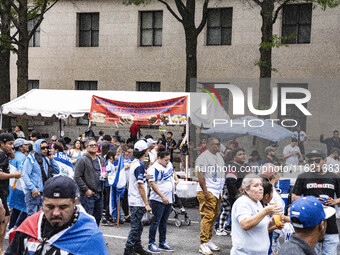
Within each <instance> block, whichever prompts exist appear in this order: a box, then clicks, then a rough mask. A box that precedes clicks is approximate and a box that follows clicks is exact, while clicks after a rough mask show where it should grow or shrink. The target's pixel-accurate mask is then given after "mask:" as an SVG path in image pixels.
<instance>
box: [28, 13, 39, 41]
mask: <svg viewBox="0 0 340 255" xmlns="http://www.w3.org/2000/svg"><path fill="white" fill-rule="evenodd" d="M37 22H38V20H37V19H31V20H28V21H27V31H28V34H30V33H31V31H32V30H33V28H34V26H35V25H36V24H37ZM30 23H32V24H30ZM30 25H31V26H32V29H29V26H30ZM38 35H39V38H37V37H38ZM28 47H34V48H35V47H40V25H39V26H38V27H37V29H36V30H35V32H34V34H33V35H32V37H31V39H30V40H29V42H28Z"/></svg>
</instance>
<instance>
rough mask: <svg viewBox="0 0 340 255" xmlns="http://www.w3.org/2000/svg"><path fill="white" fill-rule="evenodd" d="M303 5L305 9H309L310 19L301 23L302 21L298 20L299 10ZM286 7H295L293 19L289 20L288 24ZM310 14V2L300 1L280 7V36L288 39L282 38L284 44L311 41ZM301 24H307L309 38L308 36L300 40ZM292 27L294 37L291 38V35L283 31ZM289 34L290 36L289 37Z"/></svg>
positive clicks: (311, 11) (299, 16)
mask: <svg viewBox="0 0 340 255" xmlns="http://www.w3.org/2000/svg"><path fill="white" fill-rule="evenodd" d="M304 7H305V8H306V11H310V20H309V23H302V21H300V18H301V10H302V8H304ZM288 8H296V17H295V21H290V22H289V24H288V23H287V22H286V15H287V13H288V11H289V10H288ZM308 8H309V9H308ZM312 16H313V6H312V3H300V4H289V5H285V6H284V7H283V9H282V31H281V36H282V37H288V39H286V40H283V43H285V44H310V43H311V37H312ZM292 22H294V23H292ZM290 23H291V24H290ZM302 26H309V38H308V41H302V38H300V31H301V27H302ZM293 27H295V32H294V33H295V35H294V38H293V35H290V34H286V33H285V30H286V29H288V28H293ZM290 36H291V37H292V38H289V37H290ZM293 40H294V41H293Z"/></svg>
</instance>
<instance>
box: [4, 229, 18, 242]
mask: <svg viewBox="0 0 340 255" xmlns="http://www.w3.org/2000/svg"><path fill="white" fill-rule="evenodd" d="M13 231H15V228H11V229H10V230H8V231H7V233H6V235H5V237H4V239H5V240H8V239H9V234H10V233H12V232H13Z"/></svg>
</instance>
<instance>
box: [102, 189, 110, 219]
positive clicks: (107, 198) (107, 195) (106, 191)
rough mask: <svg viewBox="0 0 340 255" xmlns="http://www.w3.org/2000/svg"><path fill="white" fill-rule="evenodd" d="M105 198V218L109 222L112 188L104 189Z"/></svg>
mask: <svg viewBox="0 0 340 255" xmlns="http://www.w3.org/2000/svg"><path fill="white" fill-rule="evenodd" d="M103 196H104V199H103V200H104V201H103V204H104V206H103V207H104V210H105V218H106V219H107V220H108V219H109V218H110V217H111V215H110V208H109V206H110V187H109V186H105V187H104V191H103Z"/></svg>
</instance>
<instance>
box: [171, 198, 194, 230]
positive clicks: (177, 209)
mask: <svg viewBox="0 0 340 255" xmlns="http://www.w3.org/2000/svg"><path fill="white" fill-rule="evenodd" d="M172 211H173V212H174V214H175V215H174V219H175V226H176V227H178V228H179V227H180V226H182V220H181V219H180V216H184V224H185V225H186V226H189V225H190V223H191V221H190V219H189V216H188V214H187V212H186V211H185V209H184V207H183V204H182V201H181V199H180V198H179V197H178V196H177V195H175V203H174V206H173V207H172Z"/></svg>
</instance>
